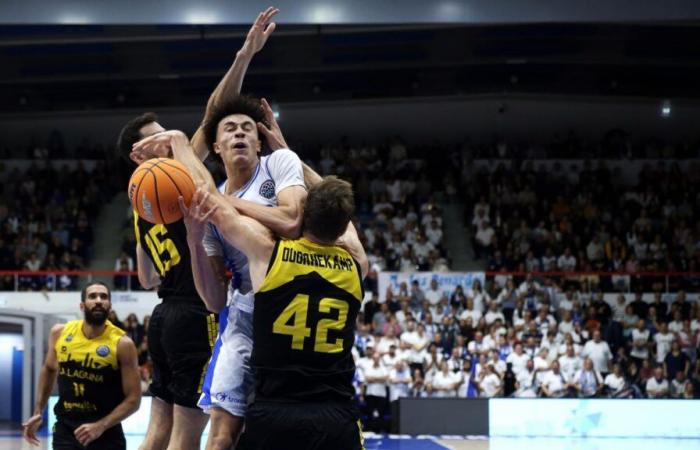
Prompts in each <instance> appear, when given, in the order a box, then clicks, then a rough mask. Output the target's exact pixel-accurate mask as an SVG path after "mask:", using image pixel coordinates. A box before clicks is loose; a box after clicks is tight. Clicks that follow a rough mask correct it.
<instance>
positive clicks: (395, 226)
mask: <svg viewBox="0 0 700 450" xmlns="http://www.w3.org/2000/svg"><path fill="white" fill-rule="evenodd" d="M420 153H422V152H420ZM318 154H319V159H318V160H316V161H309V164H310V165H311V166H312V167H314V168H315V169H316V170H317V171H318V172H319V173H320V174H321V175H324V176H325V175H330V174H337V175H339V176H341V177H343V178H345V179H347V180H349V181H350V182H352V183H353V188H354V190H355V196H356V205H357V213H358V217H359V220H360V222H361V227H360V229H361V230H362V233H361V239H362V240H363V244H364V246H365V250H366V251H367V255H368V256H369V258H370V263H371V265H372V266H373V272H378V271H382V270H396V271H416V270H433V271H445V270H448V267H449V255H448V253H447V251H446V248H445V245H444V243H443V216H442V209H441V207H440V205H439V204H438V202H437V201H436V199H435V197H434V196H433V193H434V187H435V183H434V182H433V180H432V178H433V177H432V176H431V175H430V172H431V171H430V170H427V169H428V162H427V160H426V159H425V158H423V157H413V155H410V154H409V153H408V149H407V146H406V144H405V143H404V142H403V140H402V139H401V138H399V137H395V138H392V139H390V140H388V141H387V142H385V143H384V144H382V145H379V146H375V145H369V144H364V145H360V146H351V145H349V144H347V142H345V141H342V140H341V142H340V143H338V144H337V145H333V146H327V147H322V148H320V149H319V151H318Z"/></svg>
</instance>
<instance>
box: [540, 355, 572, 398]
mask: <svg viewBox="0 0 700 450" xmlns="http://www.w3.org/2000/svg"><path fill="white" fill-rule="evenodd" d="M567 384H568V380H567V379H566V378H565V376H564V374H563V373H562V372H561V371H560V370H559V362H558V361H554V362H553V363H552V370H550V371H549V372H547V373H546V375H545V376H544V378H543V379H542V386H541V387H542V396H543V397H549V398H561V397H564V396H565V395H566V392H567Z"/></svg>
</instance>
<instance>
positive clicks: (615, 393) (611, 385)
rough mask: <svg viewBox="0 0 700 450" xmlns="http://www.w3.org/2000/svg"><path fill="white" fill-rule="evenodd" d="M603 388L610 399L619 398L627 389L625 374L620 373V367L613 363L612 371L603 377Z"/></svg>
mask: <svg viewBox="0 0 700 450" xmlns="http://www.w3.org/2000/svg"><path fill="white" fill-rule="evenodd" d="M605 387H606V388H607V389H608V393H609V394H610V396H611V397H615V398H619V397H620V396H621V395H622V394H623V392H624V391H625V390H626V388H627V382H626V381H625V374H624V373H622V366H620V365H619V364H617V363H615V364H613V370H612V372H611V373H609V374H608V376H606V377H605Z"/></svg>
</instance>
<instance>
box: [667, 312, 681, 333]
mask: <svg viewBox="0 0 700 450" xmlns="http://www.w3.org/2000/svg"><path fill="white" fill-rule="evenodd" d="M682 329H683V313H682V312H680V311H679V310H676V311H674V313H673V320H672V321H671V322H670V323H669V324H668V331H670V332H671V333H678V332H680V331H681V330H682Z"/></svg>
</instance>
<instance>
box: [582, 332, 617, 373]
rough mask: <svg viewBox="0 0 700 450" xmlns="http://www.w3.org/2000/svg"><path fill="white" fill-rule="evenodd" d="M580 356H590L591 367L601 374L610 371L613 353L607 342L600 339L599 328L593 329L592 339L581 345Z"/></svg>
mask: <svg viewBox="0 0 700 450" xmlns="http://www.w3.org/2000/svg"><path fill="white" fill-rule="evenodd" d="M581 356H583V357H584V358H590V359H591V360H592V361H593V367H594V368H595V370H597V371H598V372H600V373H603V374H607V373H608V372H610V361H612V357H613V355H612V352H611V351H610V346H608V343H607V342H605V341H603V340H602V339H601V335H600V331H599V330H596V331H594V332H593V339H592V340H590V341H588V342H586V345H584V346H583V351H581Z"/></svg>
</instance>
